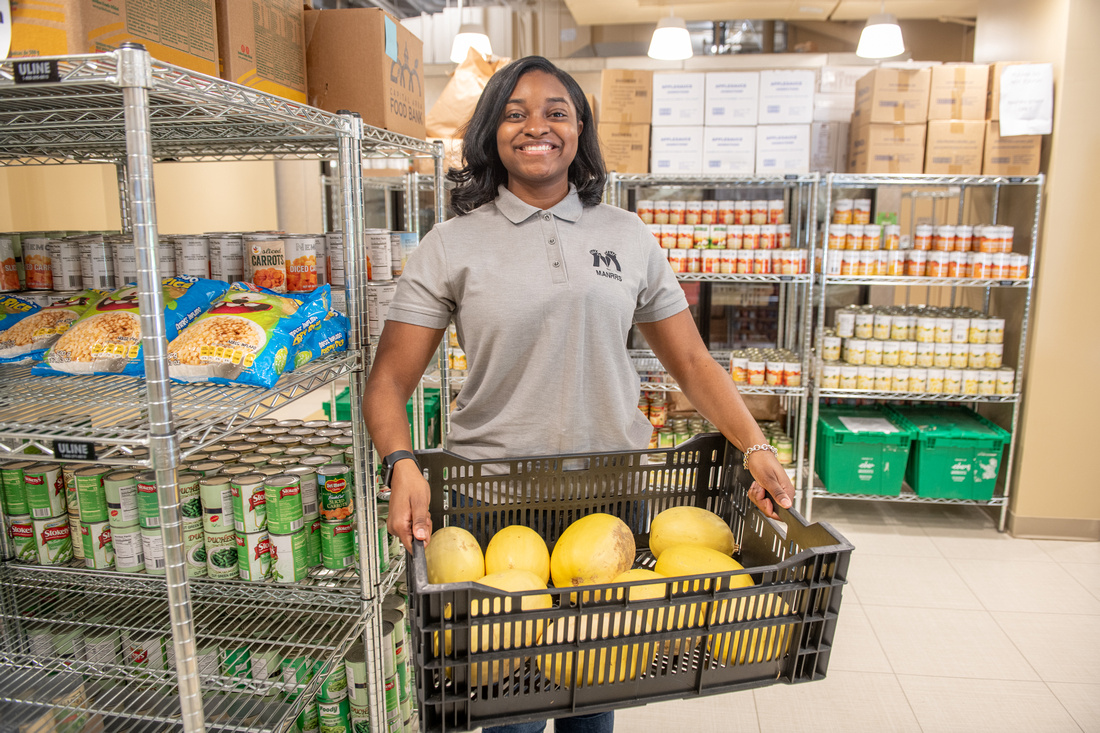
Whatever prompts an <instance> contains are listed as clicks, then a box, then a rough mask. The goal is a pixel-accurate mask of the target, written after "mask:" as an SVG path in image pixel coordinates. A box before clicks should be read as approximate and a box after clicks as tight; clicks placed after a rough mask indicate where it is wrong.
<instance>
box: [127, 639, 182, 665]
mask: <svg viewBox="0 0 1100 733" xmlns="http://www.w3.org/2000/svg"><path fill="white" fill-rule="evenodd" d="M171 643H172V642H171V640H170V638H169V637H166V636H164V635H163V634H156V633H152V634H151V633H149V632H147V631H124V633H123V634H122V653H123V655H124V658H125V660H126V664H128V665H129V666H131V667H142V668H145V669H151V670H165V669H167V668H168V667H167V664H166V659H167V653H166V652H165V647H167V646H169V645H170V644H171Z"/></svg>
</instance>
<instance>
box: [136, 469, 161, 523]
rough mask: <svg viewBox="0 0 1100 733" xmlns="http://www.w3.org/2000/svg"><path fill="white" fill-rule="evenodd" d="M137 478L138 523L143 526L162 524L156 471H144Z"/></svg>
mask: <svg viewBox="0 0 1100 733" xmlns="http://www.w3.org/2000/svg"><path fill="white" fill-rule="evenodd" d="M136 479H137V508H138V524H139V525H140V526H141V527H142V528H150V527H159V526H160V499H159V497H158V496H157V473H156V471H142V472H141V473H139V474H138V475H137V476H136Z"/></svg>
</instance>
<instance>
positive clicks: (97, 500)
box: [73, 466, 110, 524]
mask: <svg viewBox="0 0 1100 733" xmlns="http://www.w3.org/2000/svg"><path fill="white" fill-rule="evenodd" d="M108 473H110V469H107V468H103V467H101V466H88V467H86V468H81V469H78V470H77V471H76V472H75V473H74V474H73V476H74V478H75V480H76V490H77V493H78V494H79V504H78V506H79V507H80V510H79V511H80V520H81V521H82V522H85V523H89V524H90V523H98V522H106V521H107V518H108V516H109V513H108V510H107V496H106V493H105V491H104V486H103V479H104V477H105V476H106V475H107V474H108Z"/></svg>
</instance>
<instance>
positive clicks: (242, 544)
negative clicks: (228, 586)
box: [234, 531, 271, 582]
mask: <svg viewBox="0 0 1100 733" xmlns="http://www.w3.org/2000/svg"><path fill="white" fill-rule="evenodd" d="M234 534H236V536H237V540H236V541H237V573H238V576H239V577H240V579H241V580H250V581H254V582H256V581H262V580H267V579H268V576H270V575H271V539H270V538H269V537H268V535H267V532H266V531H261V532H252V533H249V534H244V533H243V532H236V533H234Z"/></svg>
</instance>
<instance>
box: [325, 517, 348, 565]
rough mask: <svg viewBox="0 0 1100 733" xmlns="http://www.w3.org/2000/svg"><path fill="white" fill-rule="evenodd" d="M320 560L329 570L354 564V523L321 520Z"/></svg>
mask: <svg viewBox="0 0 1100 733" xmlns="http://www.w3.org/2000/svg"><path fill="white" fill-rule="evenodd" d="M321 562H322V564H324V566H325V567H326V568H329V569H330V570H341V569H343V568H347V567H351V566H352V565H354V564H355V525H353V524H352V523H351V522H339V521H337V522H325V521H322V522H321Z"/></svg>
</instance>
